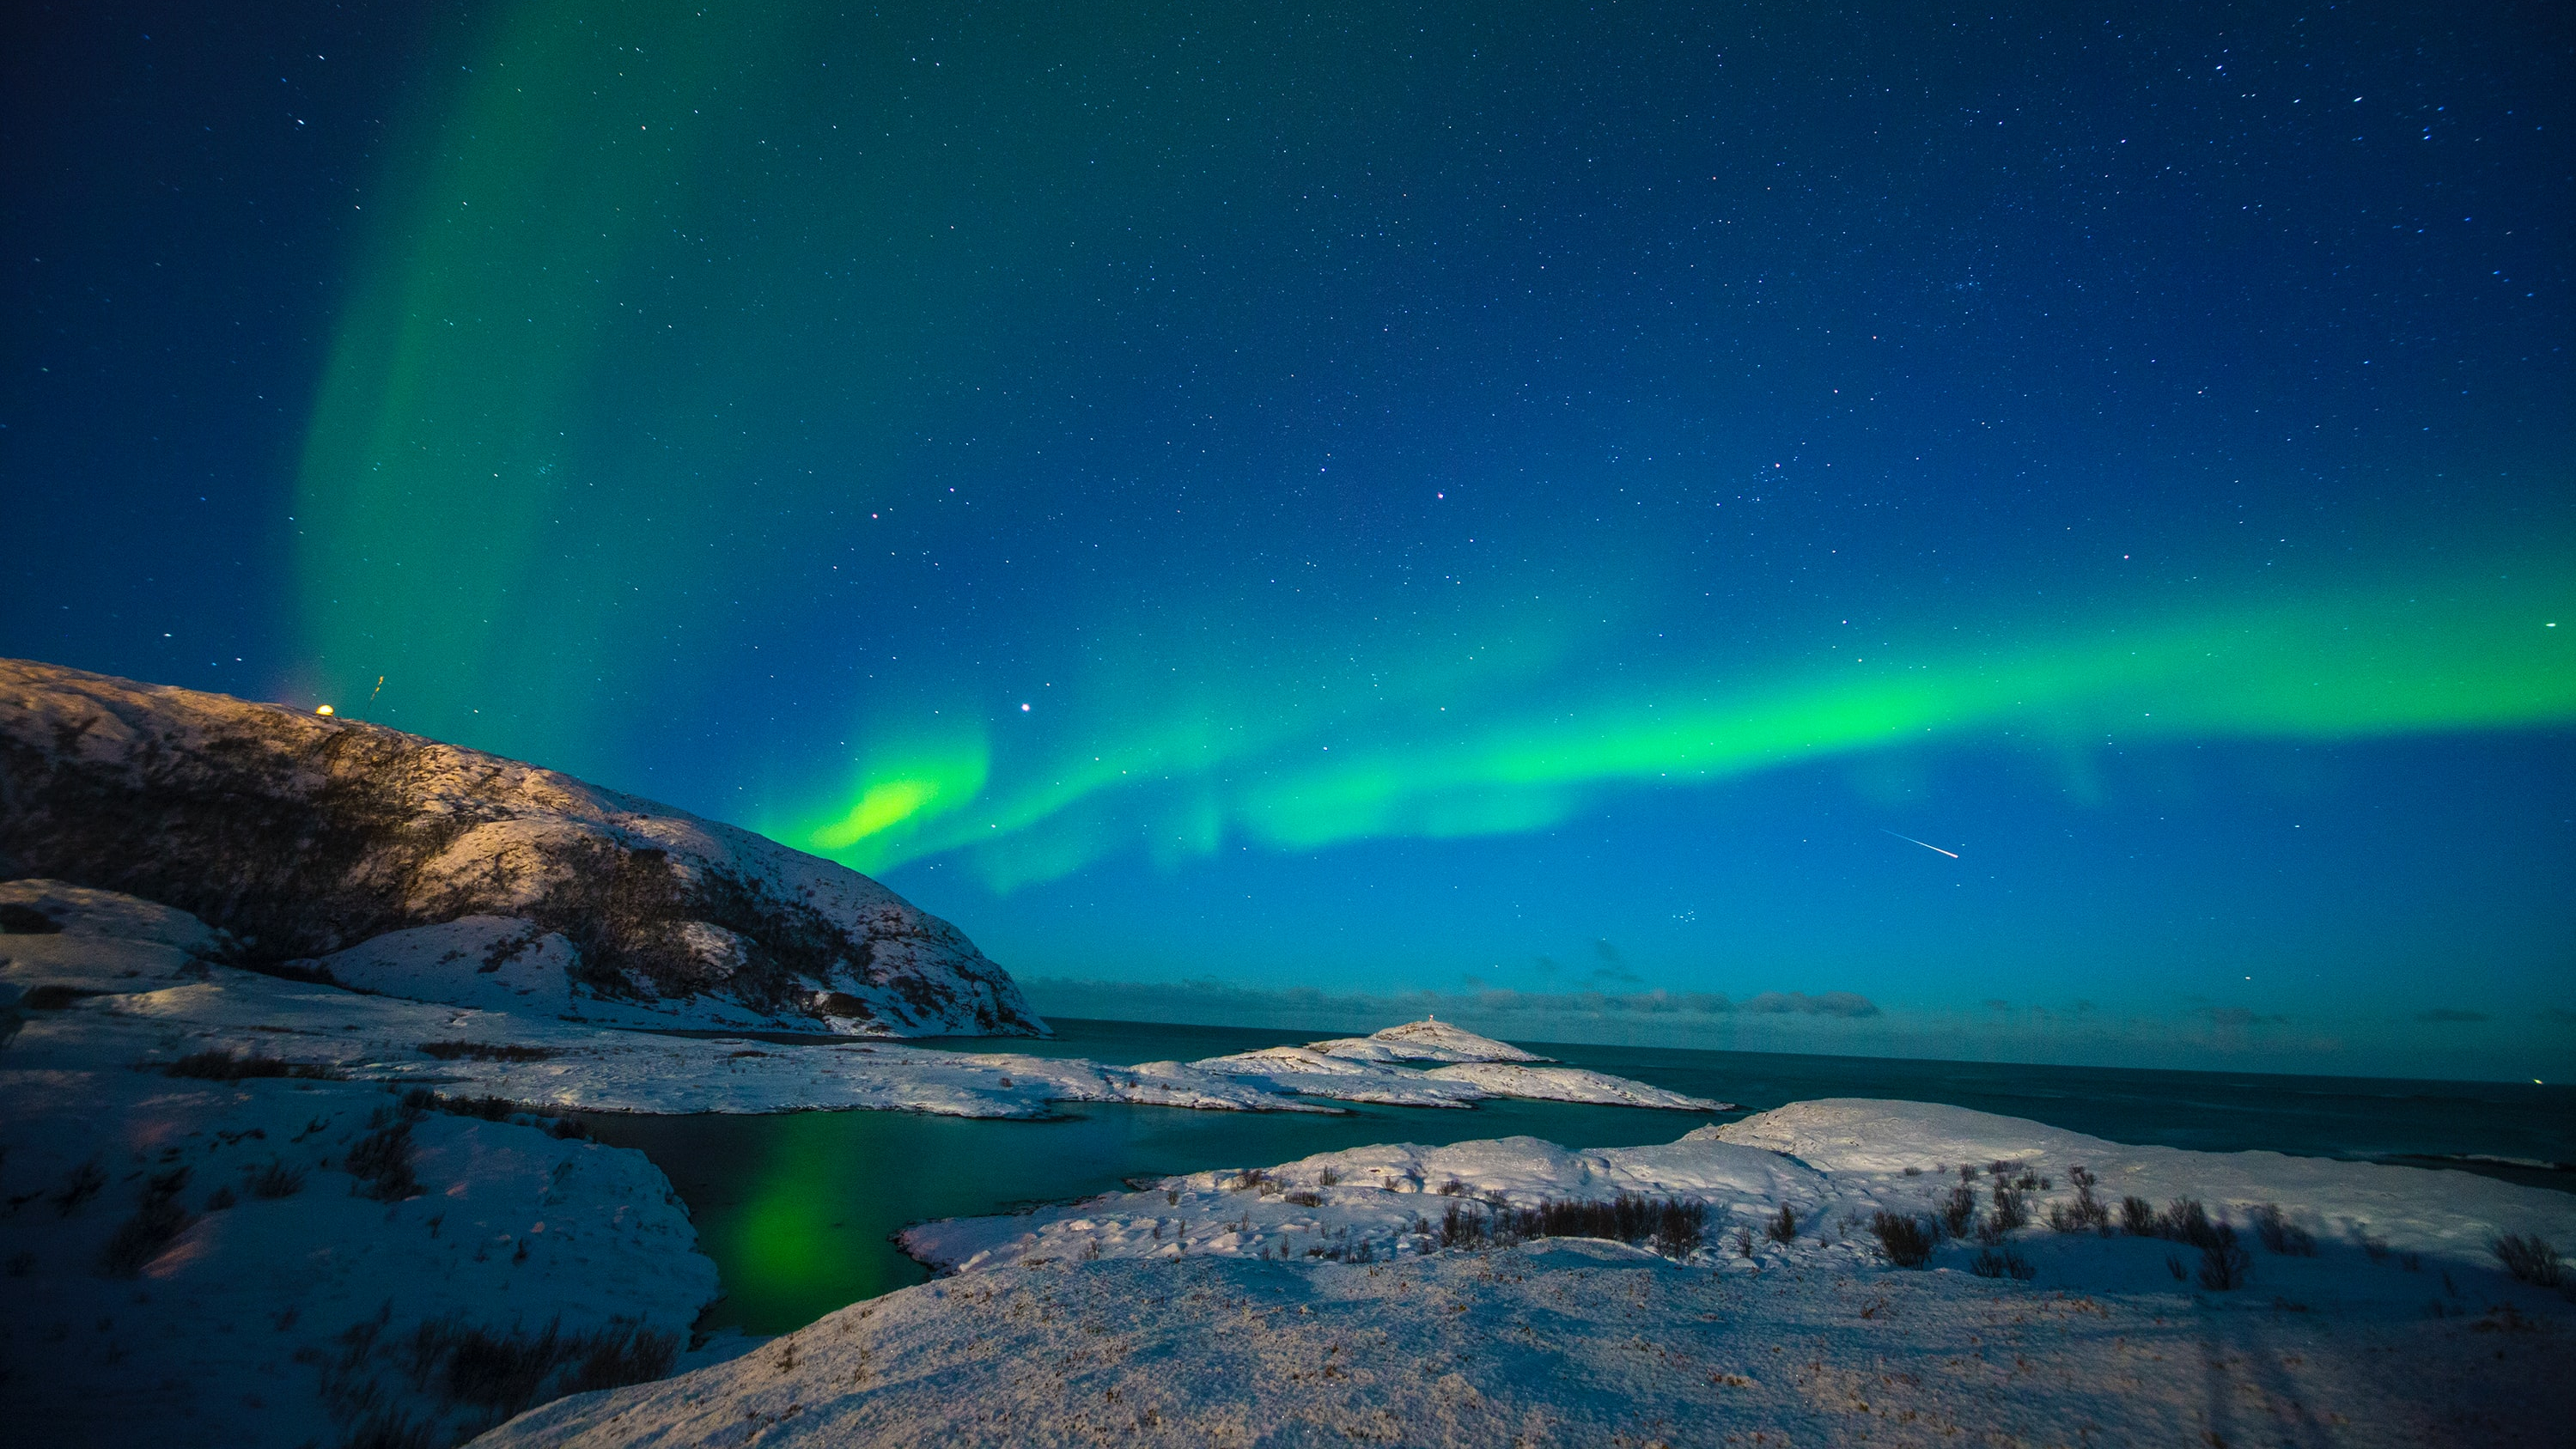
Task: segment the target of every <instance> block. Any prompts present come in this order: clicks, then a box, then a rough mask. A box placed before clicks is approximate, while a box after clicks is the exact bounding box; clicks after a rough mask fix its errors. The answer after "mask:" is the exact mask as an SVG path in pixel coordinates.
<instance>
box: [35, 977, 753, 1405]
mask: <svg viewBox="0 0 2576 1449" xmlns="http://www.w3.org/2000/svg"><path fill="white" fill-rule="evenodd" d="M18 939H19V938H16V937H12V938H10V943H11V945H12V946H15V945H16V944H17V942H18ZM16 1056H17V1053H16V1052H14V1051H12V1052H10V1053H7V1054H6V1055H5V1056H0V1061H5V1062H7V1063H8V1064H7V1065H6V1066H0V1146H5V1148H6V1153H5V1156H0V1271H5V1272H6V1274H7V1275H8V1276H7V1278H6V1280H5V1282H6V1287H5V1289H0V1292H5V1294H6V1298H7V1302H8V1309H7V1311H6V1313H0V1372H5V1374H6V1379H5V1381H4V1382H5V1387H0V1399H4V1400H5V1401H6V1403H7V1404H8V1410H7V1414H8V1434H9V1436H10V1440H11V1442H13V1443H20V1444H30V1445H33V1444H64V1445H69V1444H79V1445H92V1446H118V1445H134V1446H144V1449H189V1446H198V1445H204V1446H225V1449H230V1446H237V1445H254V1444H274V1445H292V1444H299V1443H314V1442H329V1443H340V1442H344V1441H348V1440H355V1439H359V1438H361V1437H362V1436H363V1431H365V1430H366V1429H367V1428H368V1427H369V1426H370V1425H371V1424H372V1425H373V1426H375V1427H377V1428H379V1429H391V1428H399V1427H401V1426H403V1425H405V1424H409V1425H414V1426H419V1427H421V1428H423V1429H424V1430H425V1431H426V1432H425V1433H424V1435H423V1437H422V1438H421V1439H420V1440H418V1441H416V1442H422V1443H442V1444H443V1443H448V1442H452V1441H453V1439H454V1438H455V1437H457V1436H458V1435H459V1434H460V1433H470V1432H472V1431H474V1430H476V1429H479V1428H482V1427H486V1426H489V1425H490V1424H492V1423H495V1422H497V1421H498V1420H500V1419H501V1418H504V1417H506V1416H507V1414H508V1413H509V1412H511V1411H513V1410H516V1409H518V1408H522V1407H525V1405H526V1404H527V1403H528V1402H530V1401H531V1400H532V1399H536V1398H542V1397H547V1396H550V1395H551V1394H554V1393H561V1392H563V1391H565V1389H566V1388H568V1387H571V1386H574V1385H577V1384H579V1383H581V1382H583V1381H584V1380H583V1379H582V1375H583V1374H584V1373H585V1371H589V1372H592V1373H594V1374H595V1375H599V1374H604V1375H609V1377H608V1378H607V1379H605V1380H604V1381H612V1382H613V1381H630V1382H631V1381H632V1380H633V1379H634V1378H636V1377H639V1376H640V1377H651V1376H654V1375H655V1374H657V1373H660V1372H667V1371H668V1368H669V1366H670V1364H671V1357H670V1354H671V1352H672V1351H673V1350H676V1349H679V1348H681V1347H684V1346H685V1343H686V1338H687V1335H688V1332H689V1327H690V1324H691V1323H692V1321H693V1320H694V1319H695V1318H696V1317H697V1315H698V1313H699V1311H700V1310H701V1309H702V1308H703V1307H704V1306H705V1305H706V1304H707V1303H708V1302H709V1301H710V1300H712V1299H713V1298H714V1297H715V1296H716V1294H717V1280H716V1269H715V1265H714V1264H713V1263H712V1262H710V1261H708V1260H707V1259H706V1258H705V1257H704V1256H702V1255H701V1254H699V1253H698V1252H697V1249H696V1242H697V1235H696V1231H695V1230H694V1229H693V1228H692V1227H691V1226H690V1224H689V1216H688V1212H687V1210H686V1209H685V1208H683V1207H682V1206H681V1205H680V1203H679V1201H678V1199H677V1198H675V1197H674V1196H673V1195H672V1193H671V1190H670V1184H669V1182H668V1181H667V1180H666V1179H665V1178H664V1177H663V1175H662V1173H661V1172H660V1170H658V1169H657V1168H655V1167H654V1166H653V1165H652V1164H651V1163H650V1162H648V1161H646V1160H645V1158H644V1156H643V1154H642V1153H639V1152H631V1151H626V1150H623V1149H618V1148H609V1147H601V1146H598V1145H596V1144H593V1143H589V1142H584V1141H578V1140H561V1139H558V1138H556V1137H553V1136H551V1135H549V1134H548V1133H547V1132H544V1131H541V1130H539V1129H538V1128H537V1127H536V1126H533V1125H525V1124H513V1123H510V1122H492V1121H481V1120H476V1119H474V1118H471V1117H460V1116H451V1115H447V1114H445V1113H439V1112H429V1113H426V1114H418V1115H411V1116H407V1115H406V1114H404V1113H403V1112H401V1111H400V1110H399V1109H398V1108H397V1104H396V1098H394V1097H393V1096H391V1095H389V1094H388V1093H387V1092H386V1091H385V1089H384V1088H382V1087H380V1086H375V1085H369V1084H358V1083H343V1082H329V1081H311V1080H291V1079H279V1078H269V1079H252V1080H244V1081H234V1082H222V1081H202V1080H189V1079H184V1078H179V1079H174V1078H169V1077H165V1076H163V1075H161V1074H160V1073H157V1072H151V1073H145V1072H136V1071H132V1070H127V1069H125V1068H124V1067H123V1066H121V1065H120V1066H118V1067H115V1068H112V1069H109V1070H101V1071H59V1070H46V1069H41V1068H33V1069H31V1068H28V1067H25V1066H22V1065H19V1064H18V1063H17V1062H16V1061H15V1058H16ZM389 1128H390V1129H396V1136H398V1137H399V1139H400V1143H399V1146H396V1147H392V1148H386V1147H382V1146H380V1147H379V1148H378V1149H377V1153H378V1156H380V1157H383V1156H386V1155H389V1154H390V1155H400V1156H403V1157H406V1158H407V1159H408V1170H409V1172H410V1174H411V1175H412V1177H413V1178H414V1181H412V1182H410V1183H408V1184H404V1183H396V1184H395V1185H394V1186H392V1187H391V1188H390V1189H389V1190H386V1191H384V1192H383V1193H382V1194H381V1195H375V1194H374V1193H373V1192H372V1189H373V1188H374V1187H375V1186H376V1184H377V1183H378V1182H380V1181H381V1179H362V1178H361V1177H360V1176H356V1175H353V1174H352V1172H351V1170H350V1169H351V1166H352V1165H353V1162H354V1163H361V1164H363V1160H364V1158H365V1157H366V1153H365V1152H363V1151H358V1149H360V1148H361V1147H362V1144H364V1143H366V1142H367V1140H368V1139H370V1138H379V1139H381V1138H382V1137H383V1133H384V1131H385V1129H389ZM353 1151H357V1152H358V1155H357V1156H356V1157H354V1158H353V1156H352V1154H353ZM550 1327H551V1328H553V1329H554V1330H555V1331H556V1337H555V1339H554V1340H553V1343H554V1345H555V1346H556V1348H557V1349H558V1350H560V1352H559V1353H558V1354H557V1357H556V1361H555V1362H553V1363H551V1364H549V1365H546V1366H545V1367H544V1368H543V1369H542V1371H540V1372H538V1373H537V1374H536V1376H535V1379H534V1381H531V1382H527V1383H525V1384H524V1385H523V1386H520V1385H509V1384H496V1383H494V1382H492V1381H490V1380H489V1379H488V1378H486V1377H478V1376H477V1375H476V1374H475V1373H474V1372H473V1371H472V1368H473V1365H474V1362H475V1357H474V1356H475V1354H476V1353H477V1350H478V1348H481V1347H482V1346H483V1345H486V1344H489V1343H492V1342H495V1341H498V1342H500V1343H504V1344H506V1343H507V1342H508V1341H509V1339H510V1337H511V1335H512V1334H513V1333H514V1332H516V1333H518V1334H519V1345H520V1347H522V1348H526V1347H529V1346H530V1345H531V1344H532V1343H533V1342H534V1341H535V1340H537V1339H538V1337H539V1336H540V1335H542V1334H544V1333H546V1332H547V1331H548V1330H549V1328H550ZM475 1331H479V1332H480V1333H481V1334H483V1335H486V1337H484V1338H481V1339H477V1338H475V1336H474V1333H475ZM639 1333H641V1334H642V1335H645V1336H646V1337H645V1338H644V1339H642V1340H641V1341H640V1342H639V1340H638V1338H637V1335H638V1334H639ZM576 1338H578V1339H580V1340H582V1348H581V1351H580V1352H573V1351H571V1348H572V1343H573V1340H575V1339H576ZM603 1348H605V1349H606V1350H607V1352H606V1353H605V1354H604V1355H603V1357H602V1358H601V1359H600V1360H599V1362H598V1364H597V1365H592V1364H591V1363H590V1362H589V1358H590V1355H591V1354H592V1352H593V1351H594V1350H600V1349H603ZM460 1353H461V1355H462V1357H463V1358H464V1360H465V1364H464V1366H463V1367H460V1366H459V1358H460ZM621 1371H622V1374H623V1377H622V1379H621V1378H619V1377H618V1376H617V1375H618V1374H619V1373H620V1372H621ZM374 1442H385V1443H392V1442H415V1441H410V1440H401V1439H398V1438H395V1437H391V1436H382V1437H379V1438H378V1439H377V1440H375V1441H374Z"/></svg>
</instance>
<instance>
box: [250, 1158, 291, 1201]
mask: <svg viewBox="0 0 2576 1449" xmlns="http://www.w3.org/2000/svg"><path fill="white" fill-rule="evenodd" d="M243 1175H244V1176H245V1177H246V1178H247V1179H248V1185H249V1187H250V1195H251V1196H252V1197H256V1198H266V1199H269V1200H271V1201H274V1200H276V1199H278V1198H281V1197H293V1196H295V1195H296V1194H297V1193H299V1192H302V1191H303V1190H304V1173H303V1171H302V1170H301V1169H298V1168H293V1167H289V1166H287V1165H286V1161H285V1159H284V1158H278V1157H272V1158H270V1159H269V1160H268V1165H267V1166H265V1167H251V1168H244V1169H243Z"/></svg>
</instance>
